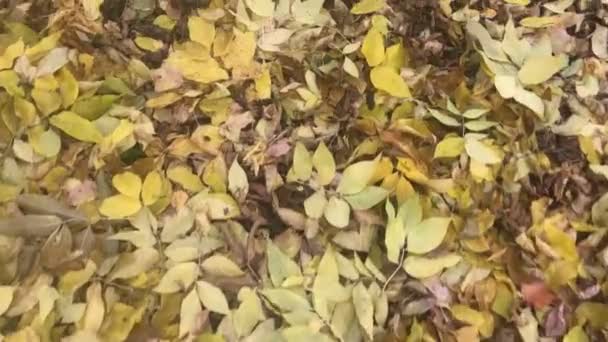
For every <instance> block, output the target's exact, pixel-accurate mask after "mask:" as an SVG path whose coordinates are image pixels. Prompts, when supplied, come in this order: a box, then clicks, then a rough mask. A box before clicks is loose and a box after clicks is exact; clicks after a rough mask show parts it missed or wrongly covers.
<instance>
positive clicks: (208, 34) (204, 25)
mask: <svg viewBox="0 0 608 342" xmlns="http://www.w3.org/2000/svg"><path fill="white" fill-rule="evenodd" d="M188 31H189V32H190V40H192V41H195V42H197V43H199V44H201V45H203V46H206V47H207V48H211V44H213V41H214V40H215V25H214V24H213V23H212V22H209V21H207V20H205V19H203V18H201V17H199V16H191V17H189V18H188Z"/></svg>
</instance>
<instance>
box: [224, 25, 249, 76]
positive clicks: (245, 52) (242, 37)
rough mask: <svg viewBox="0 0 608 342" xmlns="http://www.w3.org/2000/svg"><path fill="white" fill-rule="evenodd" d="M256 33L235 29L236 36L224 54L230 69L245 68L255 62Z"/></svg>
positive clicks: (225, 61) (227, 66)
mask: <svg viewBox="0 0 608 342" xmlns="http://www.w3.org/2000/svg"><path fill="white" fill-rule="evenodd" d="M256 46H257V45H256V42H255V34H254V33H253V32H242V31H239V30H238V29H235V30H234V38H233V39H232V41H231V42H230V44H229V45H228V48H227V49H228V53H227V54H226V55H225V56H224V58H223V59H224V65H225V66H226V68H228V69H232V68H236V67H238V68H244V67H247V66H249V65H250V64H251V63H252V62H253V56H254V54H255V48H256Z"/></svg>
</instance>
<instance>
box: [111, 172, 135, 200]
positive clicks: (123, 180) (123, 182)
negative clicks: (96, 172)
mask: <svg viewBox="0 0 608 342" xmlns="http://www.w3.org/2000/svg"><path fill="white" fill-rule="evenodd" d="M112 185H114V188H116V190H118V192H120V193H121V194H123V195H126V196H129V197H132V198H135V199H139V194H140V193H141V178H139V176H138V175H136V174H134V173H133V172H131V171H126V172H123V173H119V174H117V175H114V177H112Z"/></svg>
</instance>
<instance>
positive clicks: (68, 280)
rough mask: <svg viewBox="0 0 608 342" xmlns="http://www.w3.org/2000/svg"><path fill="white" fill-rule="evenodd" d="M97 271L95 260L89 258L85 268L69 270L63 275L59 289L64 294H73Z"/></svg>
mask: <svg viewBox="0 0 608 342" xmlns="http://www.w3.org/2000/svg"><path fill="white" fill-rule="evenodd" d="M95 271H97V266H96V265H95V263H94V262H93V261H91V260H88V261H87V263H86V265H85V266H84V268H83V269H81V270H75V271H68V272H66V273H65V274H64V275H62V276H61V278H60V279H59V284H58V285H57V289H58V290H59V292H60V293H61V294H62V295H71V294H73V293H74V292H76V291H77V290H78V289H79V288H80V287H82V286H83V285H84V284H86V283H88V282H89V280H90V279H91V277H92V276H93V274H95Z"/></svg>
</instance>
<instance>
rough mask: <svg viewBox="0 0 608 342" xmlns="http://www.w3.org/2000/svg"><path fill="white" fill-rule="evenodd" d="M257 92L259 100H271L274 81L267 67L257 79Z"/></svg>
mask: <svg viewBox="0 0 608 342" xmlns="http://www.w3.org/2000/svg"><path fill="white" fill-rule="evenodd" d="M255 91H256V94H257V98H258V99H259V100H265V99H269V98H270V97H271V96H272V79H271V78H270V70H269V69H268V68H267V67H265V68H264V69H262V73H261V74H260V76H258V77H257V78H256V79H255Z"/></svg>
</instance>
